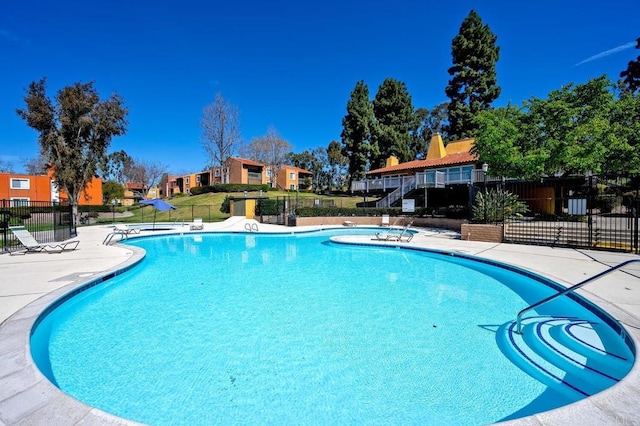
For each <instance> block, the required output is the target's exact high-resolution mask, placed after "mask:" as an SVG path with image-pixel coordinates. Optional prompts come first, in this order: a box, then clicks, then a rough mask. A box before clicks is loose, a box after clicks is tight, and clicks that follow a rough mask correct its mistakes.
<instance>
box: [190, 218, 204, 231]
mask: <svg viewBox="0 0 640 426" xmlns="http://www.w3.org/2000/svg"><path fill="white" fill-rule="evenodd" d="M189 229H191V230H192V231H198V230H202V229H204V224H203V223H202V218H201V217H196V218H194V219H193V223H192V224H191V226H190V227H189Z"/></svg>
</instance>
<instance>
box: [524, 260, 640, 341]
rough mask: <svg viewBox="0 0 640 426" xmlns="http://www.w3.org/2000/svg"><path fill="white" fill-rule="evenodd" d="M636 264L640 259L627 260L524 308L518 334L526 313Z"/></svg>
mask: <svg viewBox="0 0 640 426" xmlns="http://www.w3.org/2000/svg"><path fill="white" fill-rule="evenodd" d="M635 262H640V259H630V260H626V261H624V262H622V263H619V264H618V265H616V266H612V267H611V268H609V269H607V270H605V271H602V272H600V273H597V274H595V275H593V276H591V277H589V278H587V279H586V280H583V281H580V282H579V283H578V284H575V285H573V286H571V287H567V288H565V289H564V290H562V291H559V292H558V293H556V294H552V295H551V296H549V297H547V298H546V299H542V300H540V301H539V302H536V303H534V304H532V305H529V306H527V307H526V308H524V309H523V310H521V311H520V312H518V315H517V316H516V333H518V334H522V315H523V314H524V313H525V312H527V311H530V310H532V309H535V308H537V307H538V306H540V305H544V304H545V303H547V302H550V301H552V300H553V299H556V298H558V297H560V296H564V295H565V294H567V293H570V292H572V291H574V290H577V289H579V288H580V287H582V286H584V285H586V284H589V283H590V282H592V281H595V280H597V279H599V278H602V277H604V276H605V275H608V274H610V273H611V272H614V271H617V270H618V269H621V268H624V267H625V266H627V265H628V264H630V263H635Z"/></svg>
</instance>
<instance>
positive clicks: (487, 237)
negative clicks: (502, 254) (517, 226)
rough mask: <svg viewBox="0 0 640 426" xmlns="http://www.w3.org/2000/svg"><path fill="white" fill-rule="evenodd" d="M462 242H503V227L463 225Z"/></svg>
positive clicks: (461, 231)
mask: <svg viewBox="0 0 640 426" xmlns="http://www.w3.org/2000/svg"><path fill="white" fill-rule="evenodd" d="M460 237H461V239H462V240H468V241H486V242H489V243H501V242H502V225H484V224H470V223H463V224H462V227H461V230H460Z"/></svg>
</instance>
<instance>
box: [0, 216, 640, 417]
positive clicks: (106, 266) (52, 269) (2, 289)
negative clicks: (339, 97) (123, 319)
mask: <svg viewBox="0 0 640 426" xmlns="http://www.w3.org/2000/svg"><path fill="white" fill-rule="evenodd" d="M246 223H247V221H246V220H244V219H241V218H231V219H229V220H227V221H225V222H220V223H214V224H210V223H207V224H205V229H204V231H245V226H246ZM312 228H313V227H297V228H285V227H282V226H277V225H266V224H259V230H260V232H290V231H294V230H295V231H301V230H306V229H312ZM179 231H180V232H185V233H186V232H191V231H189V229H188V226H185V227H182V228H180V230H179ZM110 232H111V227H109V226H90V227H81V228H79V236H78V239H79V240H80V245H79V246H78V249H77V250H75V251H71V252H65V253H62V254H44V253H42V254H27V255H16V256H9V255H8V254H2V255H0V426H3V425H12V424H33V425H75V424H92V425H93V424H95V425H102V424H123V425H124V424H133V423H132V422H128V421H125V420H122V419H119V418H117V417H114V416H111V415H109V414H106V413H104V412H102V411H100V410H97V409H94V408H92V407H89V406H86V405H84V404H82V403H80V402H78V401H76V400H74V399H72V398H71V397H69V396H67V395H65V394H63V393H62V392H60V391H59V390H58V389H57V388H55V387H54V386H53V385H51V384H50V383H49V382H48V381H47V380H46V379H45V378H44V377H43V376H42V374H41V373H40V372H39V371H38V370H37V368H35V366H34V365H33V363H32V361H31V358H30V356H29V355H28V352H29V332H30V329H31V326H32V325H33V322H34V321H35V319H36V318H37V315H38V314H39V313H40V312H41V311H42V310H43V309H44V308H46V306H48V305H49V304H50V303H51V302H52V301H54V300H55V299H56V298H58V297H59V296H60V295H62V294H64V293H66V292H67V291H69V290H70V289H71V288H74V287H76V286H78V285H81V284H83V283H85V282H87V281H90V280H93V279H96V277H100V276H104V275H107V274H110V273H112V272H114V271H117V270H118V269H119V268H122V267H123V266H124V265H127V264H131V263H134V262H136V261H137V260H139V259H141V258H142V257H143V256H144V253H142V252H141V250H139V249H135V248H130V247H126V246H120V245H113V246H104V245H103V244H102V241H103V240H104V238H105V236H106V235H108V234H109V233H110ZM144 233H147V234H151V232H145V231H143V234H144ZM160 233H162V231H155V232H153V235H158V234H160ZM349 238H350V240H351V241H354V242H361V243H364V242H366V243H371V239H370V238H368V237H357V236H353V237H349ZM380 244H390V243H380ZM391 244H395V245H402V244H398V243H391ZM406 244H407V245H409V246H424V247H429V248H431V249H436V250H443V251H447V252H459V253H465V254H469V255H475V256H481V257H484V258H487V259H492V260H496V261H500V262H506V263H510V264H513V265H516V266H520V267H523V268H526V269H528V270H531V271H533V272H535V273H538V274H540V275H544V276H546V277H549V278H551V279H553V280H555V281H557V282H559V283H561V284H564V285H568V284H575V283H577V282H580V281H582V280H584V279H585V278H587V277H589V276H591V275H594V274H596V273H598V272H601V271H604V270H606V269H608V268H609V267H610V266H613V265H616V264H618V263H620V262H622V261H624V260H627V259H637V258H639V257H638V256H634V255H630V254H621V253H609V252H599V251H589V250H573V249H563V248H550V247H542V246H540V247H538V246H525V245H510V244H493V243H482V242H469V241H461V240H459V239H457V238H456V236H455V235H454V234H452V233H451V232H449V231H439V230H434V229H420V233H419V234H418V235H416V236H415V237H414V238H413V240H412V241H411V242H410V243H406ZM578 292H579V293H580V294H582V295H584V296H585V297H587V298H588V299H590V300H591V301H593V302H594V303H596V304H598V305H600V306H601V307H603V308H604V309H605V310H607V311H608V312H609V313H610V314H612V315H613V316H614V317H616V318H617V319H618V320H619V321H620V322H621V323H622V324H624V325H625V327H626V328H627V330H628V331H629V332H630V334H631V335H632V336H633V337H634V340H635V342H636V345H638V341H639V340H640V264H632V265H629V266H628V267H627V268H625V269H624V270H623V271H617V272H614V273H612V274H609V275H607V276H605V277H604V278H603V279H601V280H599V281H596V282H594V283H592V284H590V285H588V286H587V287H585V288H583V289H581V290H579V291H578ZM514 315H515V312H514ZM639 400H640V366H639V365H638V363H636V365H635V366H634V368H633V369H632V371H631V373H630V374H629V375H628V376H627V377H626V378H625V380H623V381H622V382H620V383H619V384H618V385H616V386H614V387H613V388H610V389H608V390H606V391H604V392H601V393H599V394H598V395H595V396H593V397H591V398H588V399H585V400H582V401H580V402H578V403H575V404H572V405H569V406H567V407H563V408H561V409H558V410H553V411H549V412H546V413H541V414H538V415H536V416H533V417H529V418H526V419H521V420H517V421H513V422H510V423H511V424H522V425H542V424H544V425H573V424H575V425H590V424H593V425H602V424H627V425H632V424H638V425H640V414H639V411H638V408H637V401H639Z"/></svg>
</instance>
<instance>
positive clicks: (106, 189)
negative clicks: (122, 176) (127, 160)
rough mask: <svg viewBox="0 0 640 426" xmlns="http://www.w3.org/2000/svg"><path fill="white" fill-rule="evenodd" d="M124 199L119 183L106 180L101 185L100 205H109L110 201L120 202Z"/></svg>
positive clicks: (122, 189)
mask: <svg viewBox="0 0 640 426" xmlns="http://www.w3.org/2000/svg"><path fill="white" fill-rule="evenodd" d="M123 198H124V185H122V184H121V183H119V182H116V181H113V180H108V181H106V182H105V183H103V184H102V203H103V204H109V203H111V200H122V199H123Z"/></svg>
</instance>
